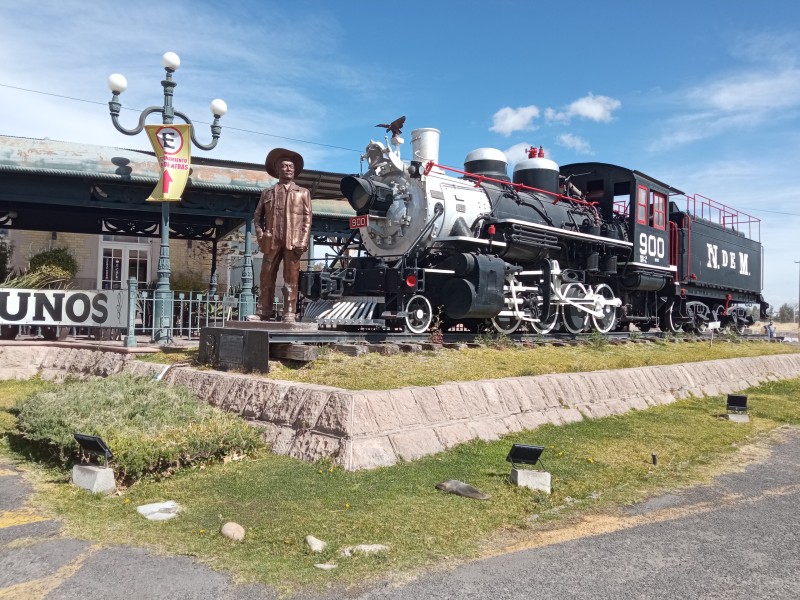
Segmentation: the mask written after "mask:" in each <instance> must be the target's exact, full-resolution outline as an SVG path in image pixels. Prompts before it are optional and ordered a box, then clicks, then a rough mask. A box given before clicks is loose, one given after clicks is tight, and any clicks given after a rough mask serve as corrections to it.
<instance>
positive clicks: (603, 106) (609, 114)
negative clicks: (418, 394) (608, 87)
mask: <svg viewBox="0 0 800 600" xmlns="http://www.w3.org/2000/svg"><path fill="white" fill-rule="evenodd" d="M621 106H622V102H620V101H619V100H617V99H616V98H611V97H609V96H595V95H594V94H591V93H589V94H587V95H586V96H584V97H583V98H578V99H577V100H575V101H574V102H572V103H571V104H570V105H569V106H568V107H567V108H566V109H565V110H556V109H554V108H547V109H545V118H546V119H547V120H548V121H549V122H552V123H569V122H570V120H571V119H572V118H574V117H580V118H582V119H588V120H590V121H597V122H599V123H608V122H610V121H611V119H613V117H614V111H615V110H617V109H618V108H620V107H621Z"/></svg>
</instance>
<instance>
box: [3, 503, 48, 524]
mask: <svg viewBox="0 0 800 600" xmlns="http://www.w3.org/2000/svg"><path fill="white" fill-rule="evenodd" d="M49 520H50V518H49V517H46V516H44V515H42V514H40V513H37V512H36V511H35V510H33V509H30V508H21V509H19V510H7V511H4V512H0V529H4V528H6V527H16V526H17V525H27V524H29V523H38V522H39V521H49Z"/></svg>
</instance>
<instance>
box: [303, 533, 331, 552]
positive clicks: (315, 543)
mask: <svg viewBox="0 0 800 600" xmlns="http://www.w3.org/2000/svg"><path fill="white" fill-rule="evenodd" d="M306 544H308V547H309V548H311V551H312V552H322V551H323V550H325V548H327V547H328V542H323V541H322V540H320V539H317V538H315V537H314V536H313V535H307V536H306Z"/></svg>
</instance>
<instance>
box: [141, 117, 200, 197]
mask: <svg viewBox="0 0 800 600" xmlns="http://www.w3.org/2000/svg"><path fill="white" fill-rule="evenodd" d="M145 129H146V130H147V137H149V138H150V143H151V144H152V145H153V150H155V152H156V157H157V158H158V165H159V168H160V170H161V179H159V180H158V185H157V186H156V189H154V190H153V193H152V194H150V197H149V198H148V199H147V201H148V202H178V201H179V200H180V199H181V195H182V194H183V190H184V189H185V188H186V182H187V181H188V180H189V166H190V165H191V157H190V156H189V150H190V148H191V146H192V138H191V134H192V132H191V125H189V124H188V123H182V124H180V125H147V126H145Z"/></svg>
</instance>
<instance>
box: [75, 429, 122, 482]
mask: <svg viewBox="0 0 800 600" xmlns="http://www.w3.org/2000/svg"><path fill="white" fill-rule="evenodd" d="M73 437H74V438H75V441H76V442H78V446H80V448H81V452H82V453H84V454H88V455H90V456H98V457H100V456H102V457H103V462H104V465H103V466H100V465H75V466H74V467H72V483H74V484H75V485H76V486H78V487H79V488H83V489H85V490H88V491H90V492H92V493H93V494H98V493H103V494H110V493H111V492H113V491H114V490H115V489H116V487H117V486H116V481H115V480H114V471H113V469H111V468H110V467H109V466H108V463H109V461H110V460H111V459H112V458H113V457H114V454H113V453H112V452H111V449H110V448H109V447H108V444H106V443H105V441H103V438H101V437H100V436H99V435H87V434H85V433H75V434H73Z"/></svg>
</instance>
